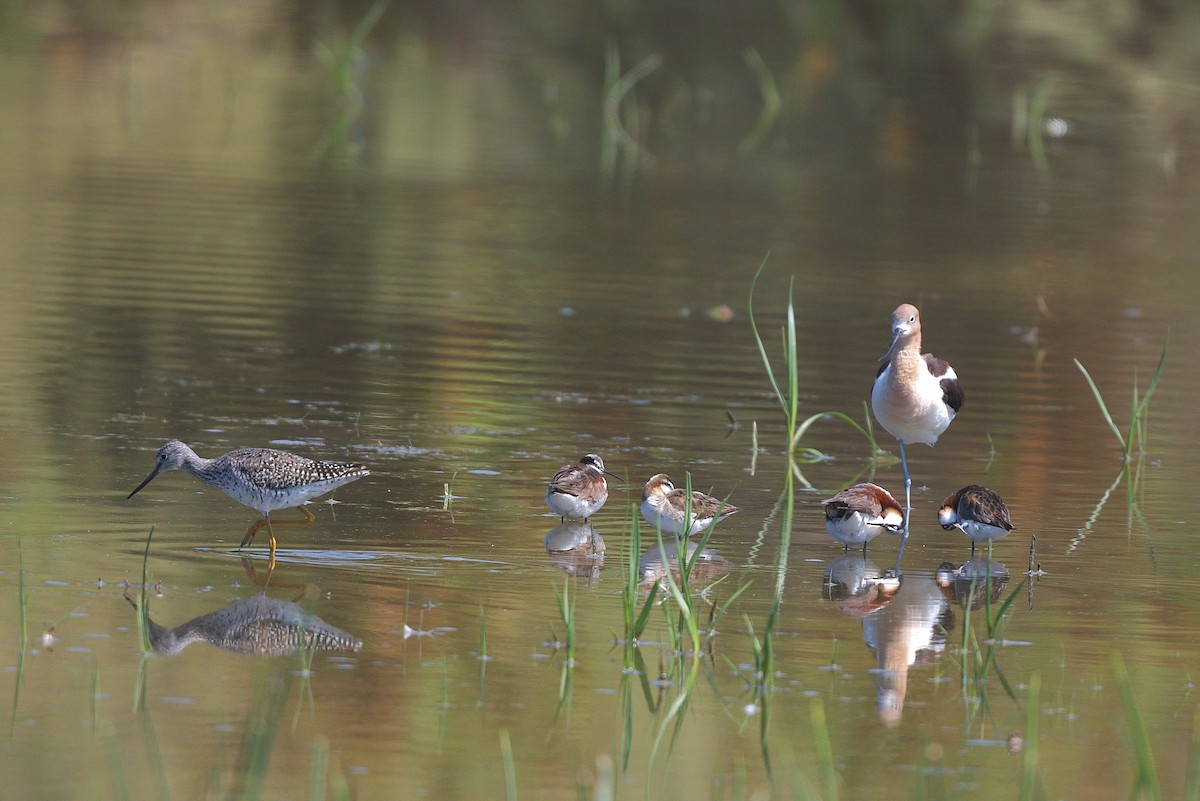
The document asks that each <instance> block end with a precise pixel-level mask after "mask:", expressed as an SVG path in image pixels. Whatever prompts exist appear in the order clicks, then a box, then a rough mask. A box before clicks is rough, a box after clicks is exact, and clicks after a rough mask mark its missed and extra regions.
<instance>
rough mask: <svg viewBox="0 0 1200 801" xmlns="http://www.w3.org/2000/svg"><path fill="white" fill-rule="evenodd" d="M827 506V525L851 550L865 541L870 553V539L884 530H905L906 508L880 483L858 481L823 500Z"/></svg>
mask: <svg viewBox="0 0 1200 801" xmlns="http://www.w3.org/2000/svg"><path fill="white" fill-rule="evenodd" d="M821 505H822V506H824V507H825V528H826V530H828V531H829V533H830V535H831V536H832V537H833V538H834V539H835V540H837V541H838V542H840V543H842V544H843V545H845V546H846V550H847V551H848V550H850V546H851V545H861V546H862V549H863V556H866V555H867V543H869V542H870V541H871V540H873V539H875V538H876V537H878V536H879V535H880V534H881V533H882V532H884V531H887V532H889V533H892V534H900V533H902V532H903V531H904V510H903V509H901V508H900V502H899V501H897V500H896V499H895V498H894V497H892V493H890V492H888V491H887V490H885V489H884V488H883V487H880V486H879V485H877V484H866V483H863V484H855V485H854V486H852V487H847V488H846V489H844V490H842V491H841V492H839V493H838V494H837V495H834V496H833V497H832V498H828V499H826V500H824V501H821Z"/></svg>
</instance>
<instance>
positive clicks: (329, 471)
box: [129, 439, 370, 564]
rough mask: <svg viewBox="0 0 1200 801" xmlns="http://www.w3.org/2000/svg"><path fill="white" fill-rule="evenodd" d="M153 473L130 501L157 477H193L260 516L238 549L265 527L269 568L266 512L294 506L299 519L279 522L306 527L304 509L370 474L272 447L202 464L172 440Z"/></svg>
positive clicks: (230, 454)
mask: <svg viewBox="0 0 1200 801" xmlns="http://www.w3.org/2000/svg"><path fill="white" fill-rule="evenodd" d="M155 459H156V463H155V465H154V470H153V471H151V473H150V475H148V476H146V480H145V481H143V482H142V483H141V484H138V486H137V489H135V490H134V491H133V492H131V493H129V497H130V498H132V497H133V496H134V495H137V494H138V492H140V491H141V489H142V488H143V487H145V486H146V485H147V484H149V483H150V482H151V481H153V480H154V477H155V476H157V475H158V474H159V473H165V472H167V471H168V470H186V471H187V472H189V473H191V474H192V475H193V476H195V477H196V478H198V479H200V480H201V481H203V482H204V483H205V484H208V485H209V486H210V487H215V488H216V489H219V490H221V492H224V493H225V494H226V495H228V496H229V497H231V498H233V499H234V500H235V501H237V502H238V503H240V504H244V505H245V506H249V507H250V508H251V509H254V510H256V511H258V513H259V514H261V515H262V520H257V521H255V523H254V525H252V526H250V530H249V531H247V532H246V536H245V537H244V538H243V539H242V544H241V545H240V546H238V548H239V549H241V548H244V547H246V546H247V545H249V544H250V541H251V540H253V539H254V535H255V534H257V533H258V530H259V529H260V528H262V527H263V526H264V525H266V527H267V534H268V535H270V537H271V559H270V561H271V564H274V563H275V532H274V531H273V530H272V529H271V512H274V511H276V510H277V509H290V508H292V507H293V506H295V507H299V509H300V511H301V512H302V513H303V514H304V519H303V520H281V521H276V522H279V523H304V524H307V523H311V522H312V521H313V520H314V519H315V518H314V517H313V514H312V512H310V511H308V510H307V509H305V508H304V504H306V503H308V502H309V501H311V500H312V499H313V498H316V497H318V496H320V495H324V494H325V493H327V492H329V491H330V490H333V489H336V488H337V487H340V486H342V485H343V484H348V483H350V482H351V481H354V480H355V479H359V478H362V477H363V476H367V475H370V472H369V471H368V470H367V468H366V467H364V466H363V465H361V464H346V463H344V462H316V461H313V460H312V459H307V458H305V457H303V456H297V455H296V454H294V453H288V452H287V451H279V450H275V449H273V448H238V449H236V450H232V451H229V452H228V453H224V454H222V455H220V456H218V457H217V458H216V459H205V458H204V457H202V456H197V455H196V452H195V451H193V450H192V449H191V448H189V447H188V446H187V445H184V444H183V443H182V442H180V441H179V440H177V439H173V440H171V441H170V442H168V443H166V444H165V445H163V446H162V447H161V448H159V449H158V454H157V455H156V456H155Z"/></svg>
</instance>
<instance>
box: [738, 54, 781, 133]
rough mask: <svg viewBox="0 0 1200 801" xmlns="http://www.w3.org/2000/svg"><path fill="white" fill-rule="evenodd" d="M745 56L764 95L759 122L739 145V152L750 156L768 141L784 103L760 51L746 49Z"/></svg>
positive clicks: (759, 89)
mask: <svg viewBox="0 0 1200 801" xmlns="http://www.w3.org/2000/svg"><path fill="white" fill-rule="evenodd" d="M744 56H745V58H746V64H747V65H748V66H749V67H750V71H751V72H753V73H754V77H755V79H756V80H757V81H758V91H759V93H760V94H762V101H763V102H762V110H761V111H760V112H759V114H758V121H757V122H756V123H755V124H754V130H752V131H751V132H750V133H748V134H746V136H745V138H744V139H742V141H741V142H739V143H738V152H739V153H741V154H742V155H743V156H748V155H750V154H751V153H753V152H754V151H756V150H758V149H759V148H760V147H762V143H763V142H764V141H766V138H767V134H769V133H770V132H771V128H772V127H774V125H775V120H776V118H777V117H778V116H779V109H780V108H782V107H783V102H782V101H781V99H780V95H779V87H778V86H776V85H775V76H773V75H771V70H770V68H769V67H767V64H766V62H765V61H763V59H762V56H760V55H759V54H758V51H757V50H755V49H754V48H753V47H749V48H746V51H745V53H744Z"/></svg>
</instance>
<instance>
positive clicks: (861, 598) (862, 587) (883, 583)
mask: <svg viewBox="0 0 1200 801" xmlns="http://www.w3.org/2000/svg"><path fill="white" fill-rule="evenodd" d="M899 589H900V579H899V578H897V577H896V575H895V573H894V572H892V571H890V570H889V571H886V572H885V571H883V570H881V569H880V567H879V565H877V564H875V563H874V562H872V561H871V560H870V559H868V558H867V557H865V556H863V555H862V554H861V553H853V554H851V553H848V554H846V555H845V556H839V557H838V558H837V559H834V560H833V561H832V562H830V563H829V564H828V565H826V566H825V578H824V581H822V582H821V597H822V598H824V599H825V600H826V601H837V604H838V606H839V607H840V608H841V610H842V611H843V612H845V613H846V614H848V615H853V616H854V617H857V618H862V617H865V616H866V615H869V614H870V613H871V612H873V611H875V610H876V609H878V608H879V607H881V606H883V605H884V604H887V603H890V602H891V600H892V598H893V597H894V596H895V594H896V591H897V590H899Z"/></svg>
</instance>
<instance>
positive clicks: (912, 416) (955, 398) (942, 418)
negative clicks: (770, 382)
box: [871, 303, 963, 553]
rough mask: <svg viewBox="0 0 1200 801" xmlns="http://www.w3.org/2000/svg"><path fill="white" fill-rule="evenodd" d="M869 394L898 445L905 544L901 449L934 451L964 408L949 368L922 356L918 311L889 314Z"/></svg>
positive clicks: (908, 499)
mask: <svg viewBox="0 0 1200 801" xmlns="http://www.w3.org/2000/svg"><path fill="white" fill-rule="evenodd" d="M880 360H886V361H884V364H883V366H882V367H880V368H879V372H878V373H877V374H876V376H875V386H874V387H873V388H872V389H871V409H872V411H874V412H875V419H876V420H878V421H879V424H880V425H881V426H883V427H884V428H885V429H887V431H888V433H889V434H891V435H892V436H893V437H895V438H896V440H897V441H898V442H899V443H900V465H901V467H902V468H903V469H904V538H903V539H902V540H901V542H900V551H901V553H903V552H904V543H905V542H906V541H907V540H908V517H909V515H910V514H911V512H912V478H911V477H910V476H909V473H908V457H907V456H906V455H905V453H904V446H905V444H906V443H907V444H911V443H914V442H923V443H925V444H926V445H933V444H934V443H936V442H937V440H938V437H939V436H941V434H942V432H944V431H945V430H946V429H947V428H948V427H949V426H950V421H952V420H953V419H954V416H955V415H956V414H958V410H959V409H961V408H962V405H963V390H962V386H961V385H960V384H959V383H958V374H956V373H955V372H954V368H953V367H951V366H950V365H949V364H947V363H946V362H945V361H944V360H942V359H939V358H938V357H936V356H934V355H933V354H932V353H921V315H920V313H919V312H918V311H917V307H916V306H913V305H911V304H909V303H904V304H901V305H900V306H897V307H896V310H895V311H894V312H892V344H890V345H888V349H887V351H886V352H884V354H883V356H881V357H880Z"/></svg>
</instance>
